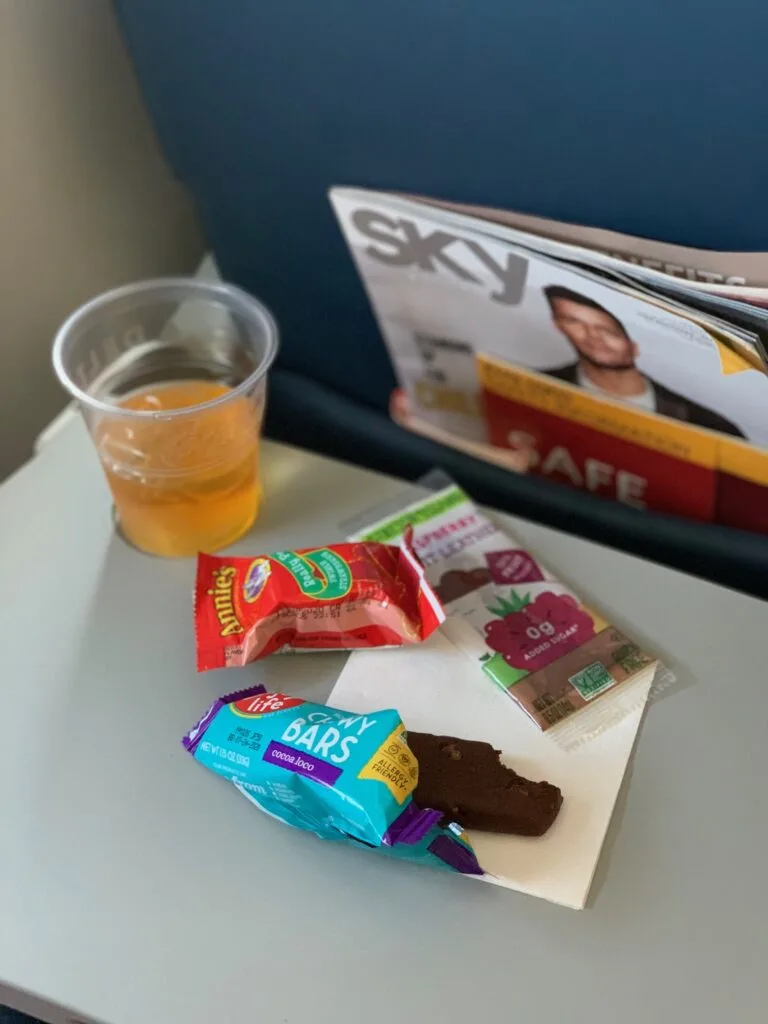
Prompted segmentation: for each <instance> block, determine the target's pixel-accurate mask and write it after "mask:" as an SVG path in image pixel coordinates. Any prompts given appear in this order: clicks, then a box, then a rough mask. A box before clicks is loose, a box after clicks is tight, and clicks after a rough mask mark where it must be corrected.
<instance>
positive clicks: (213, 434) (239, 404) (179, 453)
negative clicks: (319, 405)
mask: <svg viewBox="0 0 768 1024" xmlns="http://www.w3.org/2000/svg"><path fill="white" fill-rule="evenodd" d="M230 390H231V389H230V388H228V387H227V386H226V385H225V384H219V383H216V382H214V381H203V380H195V381H174V382H171V383H165V384H154V385H152V386H150V387H147V388H144V389H142V390H141V391H137V392H134V393H133V394H131V395H129V396H128V397H126V398H124V399H123V400H122V401H121V402H120V403H119V408H120V409H125V410H133V411H137V412H154V413H163V412H169V413H171V412H172V411H173V410H182V409H187V408H189V407H190V406H196V405H200V404H201V403H203V402H210V401H212V400H213V399H216V398H220V397H222V396H224V395H226V394H228V393H229V391H230ZM261 414H262V403H261V402H259V401H258V400H257V399H255V398H253V397H247V396H243V397H238V398H233V399H231V400H230V401H229V402H226V403H224V404H223V405H221V406H216V407H214V408H213V409H200V410H195V411H191V410H190V411H189V412H186V413H182V414H177V415H176V416H173V415H171V416H169V417H162V416H159V417H156V418H150V417H139V416H133V417H132V416H123V417H121V416H120V415H119V414H117V415H115V416H108V417H105V418H104V419H103V421H102V422H101V423H99V425H98V426H97V428H96V430H95V432H94V433H95V439H96V443H97V447H98V450H99V455H100V457H101V461H102V464H103V466H104V469H105V471H106V474H107V478H108V480H109V486H110V488H111V490H112V494H113V495H114V499H115V506H116V508H117V513H118V517H119V520H120V526H121V529H122V531H123V533H124V534H125V536H126V537H127V539H128V540H129V541H131V543H133V544H135V545H136V547H138V548H141V549H142V550H144V551H149V552H151V553H152V554H155V555H165V556H171V557H173V556H185V555H194V554H196V553H197V552H198V551H215V550H216V549H218V548H222V547H225V546H226V545H227V544H231V543H232V542H233V541H235V540H237V538H238V537H240V536H242V534H244V533H245V532H246V531H247V530H248V529H249V528H250V526H251V524H252V523H253V521H254V519H255V518H256V513H257V511H258V507H259V500H260V488H259V475H258V467H259V462H258V454H259V430H260V426H261V422H260V421H261Z"/></svg>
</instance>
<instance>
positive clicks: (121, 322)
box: [53, 278, 278, 557]
mask: <svg viewBox="0 0 768 1024" xmlns="http://www.w3.org/2000/svg"><path fill="white" fill-rule="evenodd" d="M277 348H278V332H277V326H276V324H275V321H274V319H273V318H272V316H271V314H270V313H269V312H268V310H267V309H265V307H264V306H262V305H261V303H259V302H257V301H256V299H254V298H252V297H251V296H250V295H248V294H247V293H246V292H243V291H241V290H240V289H238V288H235V287H233V286H231V285H228V284H219V283H208V282H204V281H198V280H196V279H193V278H164V279H163V278H160V279H157V280H153V281H141V282H138V283H137V284H132V285H127V286H126V287H123V288H116V289H115V290H114V291H110V292H106V293H105V294H103V295H99V296H97V297H96V298H94V299H92V300H91V301H90V302H87V303H86V304H85V305H84V306H81V307H80V309H78V310H77V311H76V312H75V313H73V314H72V316H70V317H69V319H68V320H67V321H66V322H65V323H64V324H63V326H62V327H61V329H60V330H59V332H58V334H57V335H56V339H55V341H54V345H53V365H54V367H55V370H56V373H57V374H58V377H59V380H60V381H61V382H62V384H63V385H64V387H66V388H67V390H68V391H69V392H70V393H71V394H72V395H73V396H74V397H75V398H76V399H77V400H78V402H79V403H80V408H81V410H82V412H83V416H84V417H85V422H86V424H87V426H88V430H89V432H90V435H91V437H92V439H93V442H94V444H95V446H96V450H97V452H98V454H99V458H100V459H101V463H102V466H103V468H104V472H105V473H106V476H107V480H108V481H109V486H110V488H111V490H112V494H113V496H114V500H115V510H116V514H117V519H118V522H119V526H120V529H121V531H122V533H123V534H124V536H125V537H126V539H127V540H129V541H130V542H131V543H132V544H134V545H135V546H136V547H137V548H140V549H141V550H142V551H147V552H149V553H151V554H153V555H164V556H168V557H182V556H186V555H193V554H195V553H196V552H198V551H215V550H217V549H219V548H222V547H225V546H226V545H228V544H231V543H232V542H234V541H235V540H237V539H238V538H239V537H241V536H242V535H243V534H244V533H246V532H247V531H248V530H249V529H250V527H251V525H252V524H253V522H254V520H255V518H256V516H257V513H258V509H259V504H260V500H261V484H260V478H259V442H260V436H261V427H262V421H263V418H264V406H265V399H266V378H267V371H268V369H269V367H270V366H271V364H272V362H273V361H274V358H275V355H276V354H277Z"/></svg>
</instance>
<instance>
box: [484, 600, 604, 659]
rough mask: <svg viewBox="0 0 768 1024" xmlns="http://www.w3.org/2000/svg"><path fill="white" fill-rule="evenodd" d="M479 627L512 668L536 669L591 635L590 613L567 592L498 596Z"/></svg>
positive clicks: (486, 639)
mask: <svg viewBox="0 0 768 1024" xmlns="http://www.w3.org/2000/svg"><path fill="white" fill-rule="evenodd" d="M488 611H489V612H491V613H492V614H493V615H495V616H497V618H496V619H493V620H491V621H490V622H487V623H486V624H485V626H484V627H483V630H484V634H485V641H486V643H487V644H488V646H489V647H490V648H491V649H492V650H494V651H496V652H497V653H499V654H500V655H501V656H502V657H503V659H504V661H505V662H506V663H507V664H508V665H511V666H512V667H513V668H516V669H525V670H526V671H528V672H536V671H538V669H541V668H545V667H546V666H547V665H549V664H551V662H553V661H555V660H556V659H557V658H560V657H562V655H564V654H567V653H568V652H569V651H572V650H574V649H575V648H577V647H580V646H581V645H582V644H585V643H586V642H587V641H588V640H590V639H591V638H592V637H593V636H594V632H595V630H594V622H593V620H592V617H591V616H590V615H589V614H588V613H587V612H585V611H584V609H583V608H582V607H581V606H580V605H579V604H578V602H577V601H575V600H574V598H572V597H571V596H570V595H568V594H554V593H552V592H551V591H545V592H544V593H543V594H539V595H538V597H536V598H535V599H534V600H533V601H532V600H531V595H530V593H528V594H525V595H523V596H522V597H519V596H518V595H517V594H515V592H514V591H512V592H511V594H510V597H509V598H504V597H500V598H499V601H498V604H496V605H490V606H488Z"/></svg>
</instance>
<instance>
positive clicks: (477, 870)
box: [427, 832, 485, 875]
mask: <svg viewBox="0 0 768 1024" xmlns="http://www.w3.org/2000/svg"><path fill="white" fill-rule="evenodd" d="M427 849H428V850H429V852H430V853H433V854H434V855H435V857H439V858H440V860H442V861H444V862H445V863H446V864H447V865H448V866H449V867H452V868H455V869H456V871H460V872H461V873H462V874H463V875H484V874H485V872H484V871H483V869H482V868H481V867H480V864H479V863H478V860H477V857H476V856H475V854H474V853H473V851H472V850H470V849H469V848H468V847H466V846H464V844H463V843H460V842H459V841H458V840H457V839H453V838H452V837H451V836H450V835H449V834H448V833H447V832H441V833H440V835H439V836H435V838H434V839H433V840H432V842H431V843H430V844H429V846H428V847H427Z"/></svg>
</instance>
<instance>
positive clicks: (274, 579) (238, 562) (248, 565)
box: [195, 531, 445, 672]
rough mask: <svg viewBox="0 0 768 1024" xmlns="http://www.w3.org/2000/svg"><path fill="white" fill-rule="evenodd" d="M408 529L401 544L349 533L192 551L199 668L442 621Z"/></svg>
mask: <svg viewBox="0 0 768 1024" xmlns="http://www.w3.org/2000/svg"><path fill="white" fill-rule="evenodd" d="M412 532H413V531H406V533H405V535H404V536H403V538H402V540H401V541H400V543H399V545H391V544H378V543H368V542H355V543H347V544H331V545H328V546H327V547H319V548H304V549H302V550H300V551H275V552H273V553H272V554H270V555H260V556H258V557H257V558H226V557H221V556H218V555H199V556H198V561H197V582H196V587H195V636H196V641H197V668H198V671H200V672H203V671H206V670H207V669H212V668H233V667H238V666H242V665H246V664H248V662H251V661H256V660H257V659H258V658H265V657H266V656H267V655H269V654H275V653H277V652H278V651H307V650H335V651H339V650H356V649H358V648H364V647H399V646H401V645H402V644H412V643H418V642H419V641H421V640H424V639H426V637H428V636H429V635H430V633H432V632H434V630H435V629H437V627H438V626H439V625H440V623H441V622H443V621H444V620H445V612H444V611H443V607H442V604H441V603H440V600H439V598H438V597H437V595H436V594H435V591H434V590H433V588H432V587H431V585H430V584H429V583H428V582H427V579H426V576H425V574H424V568H423V566H422V564H421V562H420V561H419V559H418V558H417V557H416V555H415V554H414V551H413V546H412V542H411V541H412Z"/></svg>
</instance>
